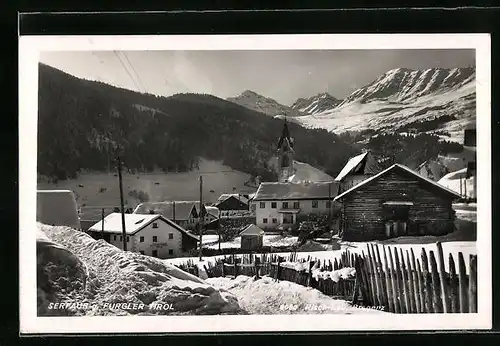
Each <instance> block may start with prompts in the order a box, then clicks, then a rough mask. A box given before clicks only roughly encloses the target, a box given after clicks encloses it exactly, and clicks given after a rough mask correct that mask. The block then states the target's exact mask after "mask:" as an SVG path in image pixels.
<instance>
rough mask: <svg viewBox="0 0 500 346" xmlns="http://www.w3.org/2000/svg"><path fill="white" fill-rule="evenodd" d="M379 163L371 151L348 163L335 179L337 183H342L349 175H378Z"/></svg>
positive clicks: (355, 157)
mask: <svg viewBox="0 0 500 346" xmlns="http://www.w3.org/2000/svg"><path fill="white" fill-rule="evenodd" d="M379 171H380V167H379V165H378V162H377V161H376V160H375V159H374V158H373V156H372V155H371V153H370V152H369V151H367V152H365V153H363V154H360V155H357V156H354V157H352V158H350V159H349V161H347V164H346V165H345V166H344V168H342V170H341V171H340V173H339V174H338V175H337V177H336V178H335V180H336V181H342V180H343V179H344V178H345V177H346V176H347V175H349V174H376V173H379Z"/></svg>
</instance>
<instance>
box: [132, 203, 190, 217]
mask: <svg viewBox="0 0 500 346" xmlns="http://www.w3.org/2000/svg"><path fill="white" fill-rule="evenodd" d="M174 207H175V220H176V221H178V220H188V219H189V215H191V211H192V210H193V208H194V210H195V211H196V212H198V207H199V202H196V201H168V202H144V203H141V204H139V205H138V206H137V207H136V208H135V210H134V214H150V211H151V210H152V211H153V213H155V214H160V215H162V216H163V217H165V218H167V219H174Z"/></svg>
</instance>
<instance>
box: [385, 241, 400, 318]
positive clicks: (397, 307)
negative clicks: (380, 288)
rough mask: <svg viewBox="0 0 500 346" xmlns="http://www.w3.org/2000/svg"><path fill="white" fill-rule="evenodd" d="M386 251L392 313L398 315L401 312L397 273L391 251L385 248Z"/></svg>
mask: <svg viewBox="0 0 500 346" xmlns="http://www.w3.org/2000/svg"><path fill="white" fill-rule="evenodd" d="M387 251H388V252H389V260H390V263H391V287H392V289H391V291H392V301H393V304H394V312H395V313H397V314H399V313H400V312H401V306H400V304H399V300H398V277H397V272H396V270H395V267H394V261H393V259H392V251H391V248H390V247H387Z"/></svg>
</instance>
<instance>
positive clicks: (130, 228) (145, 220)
mask: <svg viewBox="0 0 500 346" xmlns="http://www.w3.org/2000/svg"><path fill="white" fill-rule="evenodd" d="M124 215H125V232H126V233H127V234H130V235H133V234H135V233H137V232H139V231H140V230H141V229H143V228H144V227H146V226H147V225H149V224H150V223H152V222H153V221H156V220H158V221H160V220H161V221H163V222H166V223H167V224H169V225H170V226H172V227H174V228H176V229H177V230H179V231H181V232H182V233H184V234H185V235H187V236H189V237H191V238H193V239H198V238H197V237H195V236H194V235H192V234H191V233H189V232H188V231H186V230H185V229H184V228H182V227H181V226H179V225H178V224H176V223H174V222H172V221H170V220H168V219H166V218H164V217H163V216H161V215H158V214H124ZM89 231H94V232H102V220H101V221H99V222H97V223H95V224H94V225H93V226H91V227H90V228H89ZM122 231H123V228H122V214H121V213H111V214H109V215H108V216H106V217H105V218H104V232H105V233H117V234H121V233H122Z"/></svg>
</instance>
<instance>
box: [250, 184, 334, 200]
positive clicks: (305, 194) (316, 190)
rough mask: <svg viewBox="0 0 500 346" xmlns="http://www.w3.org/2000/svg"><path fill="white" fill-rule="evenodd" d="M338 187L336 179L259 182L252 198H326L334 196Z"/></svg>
mask: <svg viewBox="0 0 500 346" xmlns="http://www.w3.org/2000/svg"><path fill="white" fill-rule="evenodd" d="M329 186H330V189H329ZM338 189H339V183H338V182H336V181H332V182H305V183H286V182H285V183H277V182H272V183H271V182H268V183H261V184H260V186H259V189H258V190H257V192H256V193H255V197H254V198H253V200H254V201H266V200H296V199H328V198H333V197H335V196H336V195H337V193H338ZM329 190H330V191H329Z"/></svg>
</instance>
